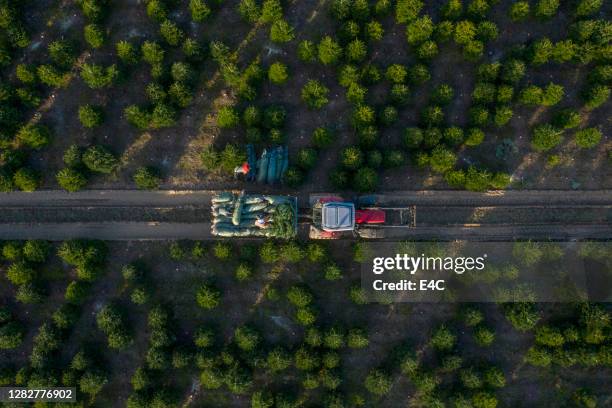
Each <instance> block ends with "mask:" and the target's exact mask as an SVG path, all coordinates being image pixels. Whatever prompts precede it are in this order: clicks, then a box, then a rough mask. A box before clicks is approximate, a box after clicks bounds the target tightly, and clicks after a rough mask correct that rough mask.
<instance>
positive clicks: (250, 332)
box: [234, 326, 261, 351]
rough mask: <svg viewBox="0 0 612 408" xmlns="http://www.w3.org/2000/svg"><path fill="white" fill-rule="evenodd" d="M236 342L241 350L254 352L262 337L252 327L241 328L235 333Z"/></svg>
mask: <svg viewBox="0 0 612 408" xmlns="http://www.w3.org/2000/svg"><path fill="white" fill-rule="evenodd" d="M234 341H235V342H236V345H237V346H238V348H240V350H243V351H253V350H255V348H256V347H257V345H258V344H259V343H260V342H261V336H260V334H259V333H258V332H257V331H256V330H255V329H253V328H252V327H249V326H241V327H238V328H237V329H236V330H235V331H234Z"/></svg>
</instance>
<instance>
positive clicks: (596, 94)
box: [583, 85, 610, 110]
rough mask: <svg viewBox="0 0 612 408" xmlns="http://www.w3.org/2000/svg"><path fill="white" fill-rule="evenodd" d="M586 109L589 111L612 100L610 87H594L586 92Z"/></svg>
mask: <svg viewBox="0 0 612 408" xmlns="http://www.w3.org/2000/svg"><path fill="white" fill-rule="evenodd" d="M583 98H584V100H585V107H586V108H587V109H588V110H593V109H595V108H598V107H600V106H601V105H603V104H604V103H605V102H606V101H607V100H608V98H610V87H609V86H606V85H592V86H589V87H588V88H587V89H586V91H585V92H584V95H583Z"/></svg>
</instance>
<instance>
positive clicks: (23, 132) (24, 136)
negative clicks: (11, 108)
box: [16, 124, 51, 149]
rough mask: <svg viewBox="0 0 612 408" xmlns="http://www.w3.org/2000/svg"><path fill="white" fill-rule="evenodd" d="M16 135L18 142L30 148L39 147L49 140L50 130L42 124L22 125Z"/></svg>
mask: <svg viewBox="0 0 612 408" xmlns="http://www.w3.org/2000/svg"><path fill="white" fill-rule="evenodd" d="M16 137H17V140H18V141H19V142H20V143H22V144H23V145H25V146H27V147H29V148H32V149H41V148H43V147H45V146H47V145H48V144H49V143H50V142H51V132H50V131H49V129H48V128H47V127H46V126H42V125H35V124H27V125H24V126H23V127H22V128H21V129H19V131H18V132H17V136H16Z"/></svg>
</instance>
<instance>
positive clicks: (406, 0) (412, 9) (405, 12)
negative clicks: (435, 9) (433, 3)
mask: <svg viewBox="0 0 612 408" xmlns="http://www.w3.org/2000/svg"><path fill="white" fill-rule="evenodd" d="M422 8H423V1H422V0H398V1H397V2H396V4H395V21H396V22H397V23H398V24H404V23H407V22H410V21H413V20H414V19H416V18H417V16H418V15H419V13H420V11H421V9H422Z"/></svg>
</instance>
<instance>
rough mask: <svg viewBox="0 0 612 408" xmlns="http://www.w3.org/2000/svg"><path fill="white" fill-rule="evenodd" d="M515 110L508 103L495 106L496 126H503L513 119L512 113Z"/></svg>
mask: <svg viewBox="0 0 612 408" xmlns="http://www.w3.org/2000/svg"><path fill="white" fill-rule="evenodd" d="M513 114H514V112H513V111H512V108H510V107H509V106H506V105H502V106H498V107H496V108H495V115H494V116H493V123H495V126H497V127H502V126H504V125H506V124H507V123H508V122H509V121H510V119H512V115H513Z"/></svg>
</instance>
